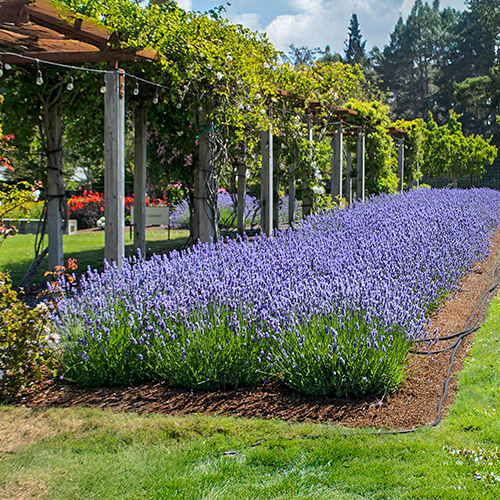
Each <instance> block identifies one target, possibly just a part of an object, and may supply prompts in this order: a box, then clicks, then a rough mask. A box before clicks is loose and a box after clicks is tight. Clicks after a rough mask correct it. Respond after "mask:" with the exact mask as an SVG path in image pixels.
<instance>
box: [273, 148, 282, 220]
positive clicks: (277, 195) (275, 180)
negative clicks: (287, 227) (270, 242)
mask: <svg viewBox="0 0 500 500" xmlns="http://www.w3.org/2000/svg"><path fill="white" fill-rule="evenodd" d="M278 152H279V149H278V148H277V147H273V229H278V227H279V215H280V214H279V208H280V207H279V203H280V192H279V188H280V178H279V169H280V158H279V153H278Z"/></svg>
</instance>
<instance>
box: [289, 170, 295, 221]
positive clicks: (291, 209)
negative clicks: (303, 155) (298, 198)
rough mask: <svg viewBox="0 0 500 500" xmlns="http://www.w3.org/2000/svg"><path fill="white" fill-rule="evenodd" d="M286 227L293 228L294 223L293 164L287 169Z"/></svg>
mask: <svg viewBox="0 0 500 500" xmlns="http://www.w3.org/2000/svg"><path fill="white" fill-rule="evenodd" d="M288 172H289V174H290V177H289V179H288V225H289V226H290V227H293V223H294V222H295V163H292V164H291V165H290V166H289V167H288Z"/></svg>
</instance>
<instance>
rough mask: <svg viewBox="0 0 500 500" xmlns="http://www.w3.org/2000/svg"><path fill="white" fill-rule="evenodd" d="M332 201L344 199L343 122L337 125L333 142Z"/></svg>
mask: <svg viewBox="0 0 500 500" xmlns="http://www.w3.org/2000/svg"><path fill="white" fill-rule="evenodd" d="M332 148H333V156H332V180H331V182H332V199H335V198H336V197H337V196H340V197H342V195H343V193H342V122H340V123H336V124H335V130H334V133H333V140H332Z"/></svg>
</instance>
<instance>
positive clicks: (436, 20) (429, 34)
mask: <svg viewBox="0 0 500 500" xmlns="http://www.w3.org/2000/svg"><path fill="white" fill-rule="evenodd" d="M442 45H443V29H442V19H441V15H440V12H439V2H438V1H437V0H436V1H434V3H433V4H432V6H430V5H429V4H427V3H423V2H422V0H416V2H415V4H414V6H413V8H412V10H411V12H410V15H409V16H408V19H407V20H406V22H404V21H403V19H402V18H400V19H399V20H398V22H397V24H396V27H395V29H394V32H393V33H392V34H391V39H390V42H389V45H388V46H386V47H385V48H384V51H383V52H382V54H381V56H380V57H379V58H378V65H377V67H376V71H377V73H378V75H379V77H380V78H381V80H382V86H383V87H384V88H385V89H387V90H389V93H390V99H391V112H392V114H393V116H394V118H404V119H413V118H425V117H426V116H427V113H428V112H429V111H430V110H433V109H434V108H435V94H436V93H437V91H438V88H437V86H436V78H437V76H438V72H437V67H436V62H437V60H438V59H439V55H440V53H441V52H442Z"/></svg>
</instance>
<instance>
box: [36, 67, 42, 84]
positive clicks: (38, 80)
mask: <svg viewBox="0 0 500 500" xmlns="http://www.w3.org/2000/svg"><path fill="white" fill-rule="evenodd" d="M36 84H37V85H43V76H42V72H41V71H40V70H39V69H37V71H36Z"/></svg>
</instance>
